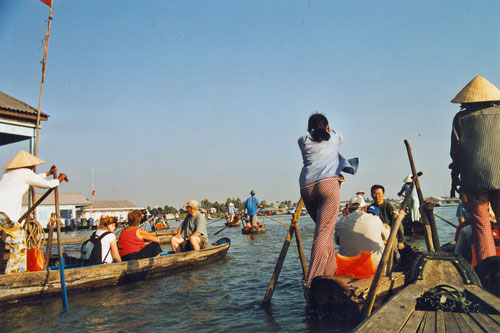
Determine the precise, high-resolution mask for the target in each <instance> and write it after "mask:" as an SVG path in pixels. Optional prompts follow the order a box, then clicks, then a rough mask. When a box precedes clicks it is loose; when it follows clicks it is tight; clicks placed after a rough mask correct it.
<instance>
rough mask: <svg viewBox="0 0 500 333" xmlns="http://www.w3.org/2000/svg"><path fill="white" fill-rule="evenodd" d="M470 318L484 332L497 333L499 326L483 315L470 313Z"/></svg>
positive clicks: (499, 329)
mask: <svg viewBox="0 0 500 333" xmlns="http://www.w3.org/2000/svg"><path fill="white" fill-rule="evenodd" d="M470 316H471V317H472V318H473V319H474V320H475V321H476V322H477V323H478V324H479V325H480V326H481V327H482V328H483V330H485V331H486V332H498V331H500V326H498V324H497V323H496V322H494V321H493V320H492V319H491V318H490V317H488V316H487V315H485V314H483V313H471V314H470Z"/></svg>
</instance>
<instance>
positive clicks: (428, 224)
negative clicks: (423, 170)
mask: <svg viewBox="0 0 500 333" xmlns="http://www.w3.org/2000/svg"><path fill="white" fill-rule="evenodd" d="M404 143H405V146H406V151H407V153H408V160H409V162H410V167H411V172H412V174H413V183H414V184H415V188H416V189H417V194H418V201H419V202H420V215H421V216H422V221H423V222H424V231H425V243H426V245H427V251H429V252H436V249H439V248H440V246H439V237H438V234H437V229H436V225H435V224H432V221H431V220H430V219H429V217H428V216H427V212H426V211H425V210H424V196H423V194H422V190H421V188H420V182H419V180H418V173H417V169H416V168H415V163H414V162H413V155H412V152H411V147H410V143H409V142H408V140H404ZM408 193H411V192H408Z"/></svg>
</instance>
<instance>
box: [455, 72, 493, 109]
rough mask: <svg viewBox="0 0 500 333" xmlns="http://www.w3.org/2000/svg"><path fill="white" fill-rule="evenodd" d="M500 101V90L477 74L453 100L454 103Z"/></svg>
mask: <svg viewBox="0 0 500 333" xmlns="http://www.w3.org/2000/svg"><path fill="white" fill-rule="evenodd" d="M495 101H500V90H498V88H497V87H495V86H494V85H493V84H492V83H491V82H490V81H488V80H486V79H485V78H484V77H482V76H479V75H478V76H476V77H475V78H473V79H472V80H471V81H470V82H469V83H467V85H466V86H465V87H464V88H463V89H462V90H460V92H459V93H458V94H457V96H455V98H453V99H452V100H451V102H452V103H479V102H495Z"/></svg>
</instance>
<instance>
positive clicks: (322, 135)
mask: <svg viewBox="0 0 500 333" xmlns="http://www.w3.org/2000/svg"><path fill="white" fill-rule="evenodd" d="M326 126H328V119H326V117H325V116H324V115H322V114H321V113H315V114H313V115H311V116H310V117H309V122H308V123H307V131H308V132H309V134H311V138H313V140H314V141H317V142H321V141H328V140H330V133H328V132H327V131H326Z"/></svg>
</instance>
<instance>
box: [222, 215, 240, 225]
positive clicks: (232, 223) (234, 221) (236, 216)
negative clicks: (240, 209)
mask: <svg viewBox="0 0 500 333" xmlns="http://www.w3.org/2000/svg"><path fill="white" fill-rule="evenodd" d="M224 225H225V226H226V227H228V228H233V227H239V226H240V225H241V221H240V218H239V216H238V215H235V216H234V219H233V221H232V222H227V221H226V223H225V224H224Z"/></svg>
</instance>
